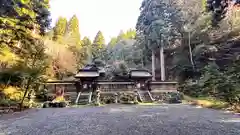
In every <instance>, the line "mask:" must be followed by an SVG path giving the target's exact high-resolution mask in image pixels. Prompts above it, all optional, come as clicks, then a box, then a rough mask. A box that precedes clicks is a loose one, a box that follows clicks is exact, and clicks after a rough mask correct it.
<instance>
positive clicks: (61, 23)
mask: <svg viewBox="0 0 240 135" xmlns="http://www.w3.org/2000/svg"><path fill="white" fill-rule="evenodd" d="M66 29H67V19H66V18H64V17H59V18H58V20H57V22H56V25H55V27H54V35H53V40H54V41H59V40H61V39H62V38H63V36H64V35H65V32H66Z"/></svg>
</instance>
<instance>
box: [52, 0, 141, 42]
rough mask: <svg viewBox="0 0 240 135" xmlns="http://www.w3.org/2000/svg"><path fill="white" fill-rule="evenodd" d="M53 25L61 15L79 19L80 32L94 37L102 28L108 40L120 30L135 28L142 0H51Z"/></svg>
mask: <svg viewBox="0 0 240 135" xmlns="http://www.w3.org/2000/svg"><path fill="white" fill-rule="evenodd" d="M50 1H51V2H50V4H51V9H50V10H51V16H52V26H53V25H54V24H55V22H56V20H57V18H58V17H59V16H63V17H66V18H67V19H69V18H70V17H71V16H73V15H74V14H76V15H77V17H78V19H79V23H80V24H79V26H80V32H81V35H82V37H81V38H83V36H87V37H90V39H93V38H94V37H95V35H96V33H97V32H98V31H99V30H101V31H102V32H103V34H104V36H105V38H106V41H107V42H108V41H109V39H110V38H111V37H113V36H117V35H118V33H119V32H120V30H127V29H129V28H134V27H135V24H136V21H137V18H138V16H139V14H140V11H139V7H140V5H141V2H142V0H50Z"/></svg>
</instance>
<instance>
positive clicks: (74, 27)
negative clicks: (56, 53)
mask: <svg viewBox="0 0 240 135" xmlns="http://www.w3.org/2000/svg"><path fill="white" fill-rule="evenodd" d="M66 42H67V44H69V45H71V46H77V47H78V48H79V47H80V45H82V43H81V35H80V32H79V21H78V18H77V16H76V15H74V16H72V18H71V19H70V21H69V22H68V25H67V33H66Z"/></svg>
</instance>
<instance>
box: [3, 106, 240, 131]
mask: <svg viewBox="0 0 240 135" xmlns="http://www.w3.org/2000/svg"><path fill="white" fill-rule="evenodd" d="M4 133H5V134H7V135H240V117H239V116H237V115H233V114H229V113H224V112H223V111H216V110H211V109H203V108H196V107H193V106H188V105H154V106H135V105H109V106H103V107H82V108H58V109H52V108H48V109H39V110H37V111H32V112H29V113H28V114H27V115H21V116H15V117H12V118H5V119H4V116H3V117H2V118H0V135H2V134H4Z"/></svg>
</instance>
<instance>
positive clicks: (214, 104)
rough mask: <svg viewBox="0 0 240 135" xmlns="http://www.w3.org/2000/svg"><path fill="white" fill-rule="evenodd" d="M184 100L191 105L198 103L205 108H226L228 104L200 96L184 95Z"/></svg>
mask: <svg viewBox="0 0 240 135" xmlns="http://www.w3.org/2000/svg"><path fill="white" fill-rule="evenodd" d="M184 102H188V103H190V104H191V105H199V106H202V107H205V108H212V109H227V108H228V107H229V104H228V103H226V102H223V101H220V100H217V99H214V98H211V97H200V98H192V97H189V96H186V95H185V96H184Z"/></svg>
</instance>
